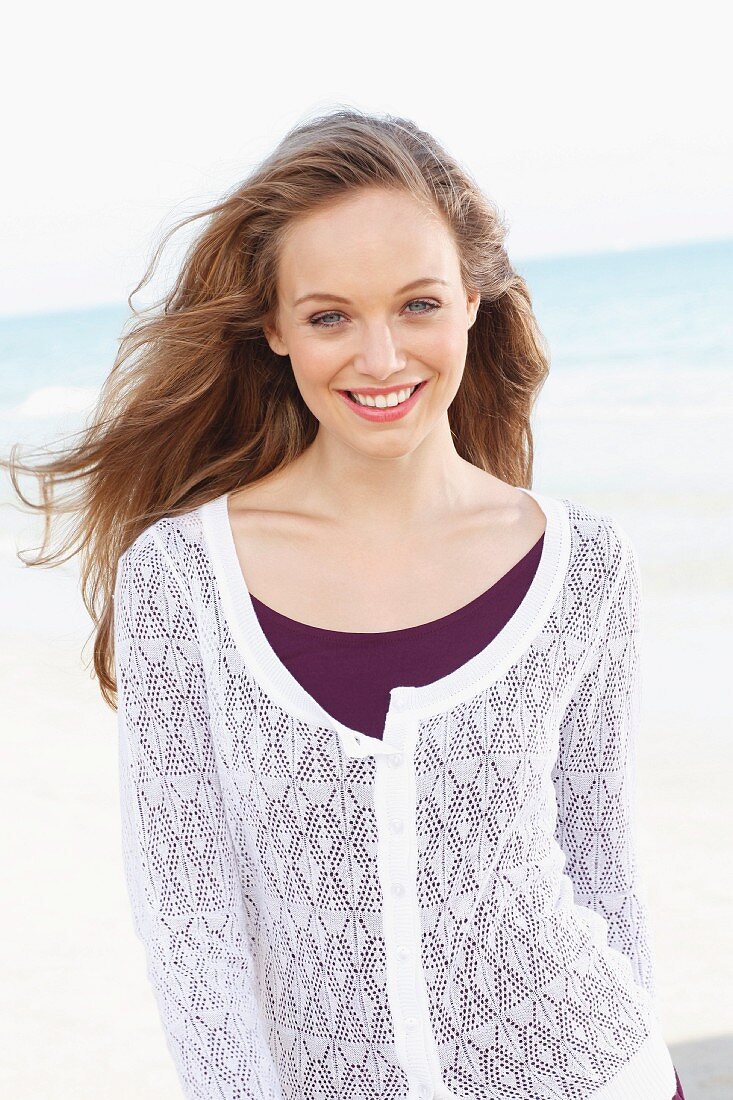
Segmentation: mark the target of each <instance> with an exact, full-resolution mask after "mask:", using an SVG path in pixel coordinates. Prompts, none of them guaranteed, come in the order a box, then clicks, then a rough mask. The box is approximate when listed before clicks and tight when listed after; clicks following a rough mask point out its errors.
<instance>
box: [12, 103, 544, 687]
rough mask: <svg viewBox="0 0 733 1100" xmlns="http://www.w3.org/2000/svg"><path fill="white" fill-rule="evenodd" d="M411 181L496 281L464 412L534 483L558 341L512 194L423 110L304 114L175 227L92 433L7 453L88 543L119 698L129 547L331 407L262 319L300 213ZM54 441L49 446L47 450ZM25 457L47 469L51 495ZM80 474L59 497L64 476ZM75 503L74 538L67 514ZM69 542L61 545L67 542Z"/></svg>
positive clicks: (297, 447) (467, 440) (475, 284)
mask: <svg viewBox="0 0 733 1100" xmlns="http://www.w3.org/2000/svg"><path fill="white" fill-rule="evenodd" d="M375 186H376V187H382V188H390V189H397V190H399V191H402V192H408V193H410V194H411V195H412V196H414V197H415V198H416V199H417V200H418V201H420V202H423V203H427V204H430V205H431V206H432V208H433V209H436V208H437V210H438V211H439V212H440V213H441V214H442V216H443V218H444V220H445V222H446V224H447V225H448V226H449V228H450V230H451V231H452V234H453V238H454V241H455V245H456V248H457V251H458V254H459V257H460V268H461V276H462V280H463V283H464V286H465V288H466V291H467V292H476V291H478V292H480V295H481V303H480V307H479V311H478V315H477V317H476V320H475V322H474V324H473V326H472V327H471V328H470V330H469V332H468V350H467V356H466V364H465V371H464V375H463V379H462V381H461V384H460V387H459V389H458V392H457V393H456V396H455V397H454V399H453V401H452V403H451V405H450V408H449V410H448V416H449V421H450V426H451V432H452V435H453V438H454V440H455V447H456V451H457V452H458V453H459V454H460V455H461V457H462V458H464V459H466V460H467V461H469V462H471V463H472V464H474V465H475V466H478V467H480V468H482V469H484V470H486V471H489V472H491V473H492V474H494V475H495V476H496V477H499V478H501V479H503V480H505V481H507V482H509V483H510V484H513V485H522V486H525V487H530V486H531V471H532V458H533V441H532V430H531V427H530V414H531V411H532V408H533V405H534V402H535V399H536V397H537V395H538V393H539V390H540V388H541V386H542V384H543V383H544V380H545V378H546V376H547V373H548V365H549V355H548V352H547V348H546V344H545V341H544V338H543V336H542V334H541V333H540V331H539V328H538V325H537V322H536V319H535V316H534V313H533V311H532V305H531V299H530V295H529V291H528V289H527V285H526V283H525V281H524V279H523V278H522V277H521V276H520V275H518V274H517V273H516V272H515V271H514V270H513V269H512V266H511V264H510V262H509V259H508V257H507V253H506V251H505V248H504V238H505V235H506V226H505V224H504V222H503V220H502V217H501V215H500V214H499V212H498V209H497V208H496V206H495V205H494V204H493V203H492V202H491V201H489V199H487V198H486V196H485V195H484V194H483V193H482V192H481V190H480V188H479V186H478V185H477V183H476V182H475V181H474V180H473V179H472V177H471V176H470V175H469V174H468V172H467V171H466V170H465V169H464V168H463V167H461V166H460V165H459V164H458V163H457V162H456V161H455V160H454V159H453V158H452V157H451V156H450V155H448V154H447V153H446V151H444V150H443V149H442V148H441V147H440V145H439V144H438V142H437V141H436V140H435V139H434V138H433V137H431V136H430V135H429V134H427V133H426V132H424V131H423V130H420V129H418V127H417V126H416V125H415V124H414V123H413V122H411V121H410V120H408V119H403V118H395V117H393V116H391V115H386V116H375V115H371V114H366V113H364V112H361V111H359V110H357V109H353V108H339V109H337V110H334V111H333V112H331V113H327V114H325V115H322V116H319V117H316V118H313V119H311V120H309V121H306V122H304V123H301V124H300V125H298V126H295V127H294V128H292V129H291V130H290V131H289V132H288V133H287V134H286V135H285V137H284V138H283V139H282V140H281V142H280V143H279V145H278V146H277V147H276V148H275V150H274V151H273V152H272V153H271V154H270V155H269V156H268V157H267V158H266V159H265V160H264V161H262V162H261V163H260V164H259V165H258V166H257V167H256V169H255V170H254V171H252V172H251V174H250V175H249V176H248V177H247V178H246V179H245V180H244V181H243V182H241V183H239V184H237V185H236V187H234V188H233V189H232V190H231V191H230V192H229V193H228V194H226V195H225V196H224V198H222V199H221V201H219V202H217V203H215V204H214V205H213V206H210V207H208V208H207V209H205V210H203V211H201V212H200V213H197V214H193V215H190V216H188V217H185V218H184V219H182V220H180V221H179V222H178V223H177V224H175V225H174V226H173V227H172V228H171V229H170V230H169V231H168V232H167V233H166V234H165V235H164V236H163V238H162V240H161V241H160V243H159V244H158V247H157V249H156V250H155V252H154V254H153V258H152V260H151V262H150V264H149V266H148V269H147V271H146V273H145V275H144V276H143V279H142V280H141V282H140V283H138V285H137V287H135V289H134V290H133V291H132V293H131V294H130V296H129V298H128V300H127V304H128V306H129V308H130V309H131V310H132V313H133V317H132V318H129V319H128V322H127V324H126V328H127V331H123V335H122V337H121V338H120V341H119V345H120V346H119V351H118V353H117V356H116V358H115V361H114V363H113V365H112V368H111V370H110V373H109V375H108V376H107V378H106V380H105V382H104V384H103V386H102V389H101V391H100V395H99V398H98V401H97V404H96V406H95V408H94V411H93V413H92V415H91V417H90V418H89V419H88V420H87V423H86V425H85V427H84V429H83V430H82V431H81V432H80V433H78V436H79V441H78V442H77V443H76V444H75V445H74V446H73V447H69V448H66V449H63V450H61V451H60V452H59V453H58V455H57V456H55V457H53V458H52V460H51V461H48V462H46V463H45V464H44V465H40V464H36V463H30V462H21V461H19V460H17V459H16V458H15V453H16V450H17V444H16V445H15V446H13V447H12V448H11V452H10V458H9V461H6V460H0V461H2V465H3V467H5V468H8V469H9V470H10V477H11V480H12V483H13V486H14V489H15V492H16V493H17V494H18V496H19V497H20V499H21V500H22V501H23V502H24V503H25V504H26V505H28V506H29V507H30V508H31V509H33V510H35V511H36V512H40V513H42V514H43V516H44V539H43V544H42V546H41V549H40V553H39V556H38V557H37V558H36V560H35V561H31V562H28V561H25V560H24V559H21V560H24V564H26V565H47V564H49V563H50V564H60V563H61V562H62V561H65V560H67V558H69V557H72V556H73V555H74V554H75V553H76V552H77V551H80V552H81V563H80V572H81V580H82V594H83V598H84V603H85V606H86V607H87V610H88V611H89V613H90V615H91V617H92V619H93V621H94V623H95V627H96V637H95V642H94V667H95V671H96V673H97V676H98V678H99V682H100V689H101V691H102V695H103V697H104V698H105V700H106V701H107V702H108V703H109V704H110V705H111V706H112V707H115V706H116V694H117V685H116V683H115V678H114V635H113V596H114V585H115V575H116V568H117V563H118V560H119V557H120V555H121V554H122V553H123V552H124V551H125V550H126V549H127V547H128V546H129V545H130V544H131V543H132V542H133V541H134V539H135V538H136V537H137V536H138V535H139V534H140V533H141V532H142V531H143V530H144V529H145V528H146V527H148V526H149V525H150V524H151V523H153V522H155V520H157V519H159V518H160V517H162V516H164V515H173V514H178V513H181V512H185V511H188V510H189V509H192V508H195V507H197V506H198V505H199V504H202V503H203V502H205V501H207V500H210V499H211V498H213V497H216V496H219V495H220V494H222V493H225V492H228V491H231V490H234V489H236V488H238V487H239V486H242V485H244V484H246V483H250V482H253V481H257V480H258V479H259V478H262V477H264V476H265V475H267V474H270V473H271V472H273V471H276V470H279V469H281V468H282V467H284V466H286V465H287V464H288V463H289V462H291V461H292V460H293V459H294V458H296V457H297V456H298V455H299V454H300V453H301V452H302V451H303V450H304V449H305V448H306V447H308V446H309V445H310V444H311V443H312V442H313V440H314V438H315V436H316V432H317V429H318V421H317V419H316V418H315V417H314V416H313V414H312V413H311V411H310V410H309V408H308V407H307V405H306V404H305V403H304V401H303V399H302V397H301V395H300V391H299V390H298V387H297V385H296V383H295V379H294V376H293V372H292V370H291V367H290V361H289V359H288V358H287V357H286V356H279V355H276V354H275V353H274V352H273V351H272V350H271V349H270V347H269V344H268V343H267V340H266V339H265V336H264V332H263V328H264V326H265V325H266V324H269V323H272V322H273V321H274V320H275V318H276V309H277V275H278V258H279V256H280V253H281V249H282V246H283V241H284V238H285V234H286V233H287V230H288V227H290V226H292V225H293V223H294V220H295V219H298V218H301V217H304V216H306V215H308V214H309V213H311V212H312V211H314V210H317V209H319V208H321V207H324V206H327V205H328V204H329V203H330V202H332V201H335V200H336V199H338V198H339V197H341V196H344V195H346V194H348V193H351V192H353V191H355V190H356V189H358V188H364V187H375ZM197 218H208V221H207V222H206V223H204V226H203V228H202V229H201V230H200V231H199V232H198V235H197V236H196V237H195V238H194V240H193V243H192V244H191V245H190V246H189V248H188V249H187V251H186V253H185V256H184V259H183V261H182V264H181V267H180V271H179V272H178V275H177V277H176V280H175V283H174V285H173V287H172V288H171V289H170V291H169V292H168V293H167V294H166V295H165V296H164V298H163V299H162V300H161V301H159V302H156V303H155V304H154V305H153V306H152V307H150V308H149V309H147V310H136V309H135V307H134V306H133V305H132V301H131V299H132V297H133V295H134V294H135V293H136V292H137V291H138V290H140V289H141V288H142V287H143V286H145V285H146V283H148V281H149V280H150V278H151V276H152V274H153V271H154V269H155V267H156V264H157V262H158V259H159V257H160V254H161V252H162V250H163V248H164V247H165V245H166V244H167V242H168V240H169V238H170V236H171V235H172V234H173V233H175V232H176V231H177V230H178V229H180V228H182V227H183V226H185V225H187V224H188V223H189V222H192V221H194V220H195V219H197ZM47 453H48V452H47ZM16 471H19V472H23V473H28V474H31V475H34V476H35V477H36V478H37V479H38V482H39V486H40V494H39V495H40V497H41V501H40V503H34V502H32V501H30V500H28V499H27V497H25V496H24V495H23V493H22V491H21V489H20V486H19V484H18V478H17V473H16ZM64 481H70V482H73V483H76V486H75V491H74V492H67V494H66V495H65V499H62V500H59V499H54V489H55V487H56V483H62V482H64ZM62 514H63V515H70V516H71V517H72V520H73V522H72V527H71V530H70V532H69V534H68V536H66V537H65V538H64V539H63V540H62V544H61V545H60V547H59V549H58V550H56V551H49V552H46V550H47V546H48V543H49V531H50V525H51V520H52V518H53V517H54V516H55V515H62ZM64 554H65V555H66V556H65V557H62V555H64Z"/></svg>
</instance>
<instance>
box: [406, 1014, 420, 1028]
mask: <svg viewBox="0 0 733 1100" xmlns="http://www.w3.org/2000/svg"><path fill="white" fill-rule="evenodd" d="M405 1027H406V1028H407V1030H408V1031H414V1030H415V1028H416V1027H417V1017H415V1016H406V1017H405Z"/></svg>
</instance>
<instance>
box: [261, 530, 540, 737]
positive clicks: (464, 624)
mask: <svg viewBox="0 0 733 1100" xmlns="http://www.w3.org/2000/svg"><path fill="white" fill-rule="evenodd" d="M544 538H545V536H544V534H542V535H541V536H540V538H539V539H538V541H537V542H536V543H535V544H534V546H533V547H532V549H531V550H529V551H528V552H527V553H526V554H525V555H524V557H523V558H521V559H520V560H519V561H518V562H517V563H516V565H513V566H512V568H511V569H510V570H509V572H508V573H505V574H504V576H503V577H500V578H499V580H498V581H496V583H495V584H492V585H491V587H490V588H487V589H486V591H485V592H482V594H481V595H480V596H477V597H476V599H475V600H471V602H470V603H468V604H466V605H465V606H464V607H460V608H459V609H458V610H457V611H452V612H451V613H450V614H449V615H444V616H443V617H442V618H440V619H434V620H433V621H432V622H429V623H422V624H420V625H419V626H408V627H405V628H404V629H403V630H385V631H376V632H374V633H349V632H346V631H343V630H325V629H323V628H322V627H318V626H309V625H307V624H306V623H301V622H298V621H297V620H295V619H289V618H288V617H287V616H286V615H281V614H280V612H279V611H274V610H273V609H272V608H271V607H268V606H267V604H264V603H262V601H261V600H258V599H257V598H256V597H255V596H252V597H251V599H252V604H253V606H254V609H255V613H256V615H257V618H258V620H259V622H260V625H261V627H262V630H263V632H264V633H265V635H266V636H267V640H268V642H269V643H270V645H271V646H272V648H273V650H274V651H275V653H276V654H277V656H278V657H279V658H280V660H281V661H282V663H283V664H284V665H285V666H286V667H287V669H288V670H289V672H291V673H292V675H293V676H295V678H296V679H297V680H298V681H299V682H300V683H301V684H302V686H303V687H304V688H305V690H306V691H307V692H308V694H309V695H311V696H313V698H314V699H315V700H316V701H317V702H318V703H320V705H321V706H322V707H323V708H324V710H326V711H327V712H328V714H330V715H331V716H332V717H333V718H336V719H338V721H339V722H343V723H344V725H346V726H349V728H350V729H353V730H357V731H359V732H361V733H365V734H368V735H369V736H370V737H377V738H380V739H381V737H382V734H383V732H384V723H385V718H386V716H387V710H388V708H389V693H390V690H391V689H392V688H393V687H397V686H399V685H405V686H408V685H409V686H412V687H421V686H422V685H424V684H430V683H433V681H435V680H439V679H441V677H443V676H447V675H448V673H450V672H453V671H454V670H455V669H457V668H459V667H460V665H463V664H465V663H466V661H469V660H470V659H471V658H472V657H475V656H476V654H477V653H479V652H480V651H481V650H482V649H485V648H486V646H487V645H488V644H489V642H491V641H492V639H493V638H494V637H495V636H496V635H497V634H498V633H499V631H500V630H501V629H502V627H503V626H504V625H505V624H506V623H507V622H508V621H509V619H510V618H511V617H512V615H513V614H514V612H515V611H516V610H517V608H518V607H519V604H520V603H521V602H522V600H523V599H524V596H525V594H526V592H527V589H528V588H529V586H530V584H531V583H532V578H533V577H534V575H535V571H536V569H537V566H538V565H539V561H540V557H541V554H542V545H543V542H544Z"/></svg>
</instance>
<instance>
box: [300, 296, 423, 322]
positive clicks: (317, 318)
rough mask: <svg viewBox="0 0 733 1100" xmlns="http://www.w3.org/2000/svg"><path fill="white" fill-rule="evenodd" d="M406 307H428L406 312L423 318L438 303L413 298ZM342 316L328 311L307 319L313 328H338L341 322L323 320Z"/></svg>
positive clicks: (332, 310) (337, 312) (337, 311)
mask: <svg viewBox="0 0 733 1100" xmlns="http://www.w3.org/2000/svg"><path fill="white" fill-rule="evenodd" d="M407 305H408V306H415V305H424V306H427V307H428V308H427V309H421V310H418V311H417V313H415V311H414V310H408V313H413V314H414V315H415V316H423V315H424V314H428V313H434V312H435V311H436V310H438V309H440V303H439V302H435V301H433V300H432V299H428V298H415V299H413V301H411V302H408V303H407ZM343 316H344V315H343V313H340V312H339V310H336V309H330V310H328V311H327V312H326V313H319V314H317V315H316V316H315V317H311V318H310V319H309V324H311V325H313V327H314V328H339V327H340V326H341V324H342V322H341V321H334V322H328V321H325V320H324V318H326V317H343Z"/></svg>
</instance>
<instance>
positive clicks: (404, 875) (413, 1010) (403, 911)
mask: <svg viewBox="0 0 733 1100" xmlns="http://www.w3.org/2000/svg"><path fill="white" fill-rule="evenodd" d="M398 704H399V700H393V704H392V708H391V709H394V710H397V709H399V707H398ZM416 740H417V722H416V721H415V720H413V722H412V723H409V722H408V721H407V720H406V719H405V717H404V716H403V717H400V718H398V719H395V720H394V721H393V722H392V723H389V721H388V727H387V730H386V731H385V741H388V742H389V743H391V744H393V745H394V746H395V751H394V752H393V753H390V754H389V755H387V756H383V757H381V758H379V759H378V760H377V769H376V775H375V803H376V812H377V823H378V830H379V857H378V862H379V870H380V878H381V883H382V897H383V905H384V931H385V945H386V962H387V993H388V997H389V1000H390V1007H391V1009H392V1018H393V1023H394V1030H395V1046H396V1049H397V1053H398V1057H399V1058H400V1062H401V1063H402V1065H403V1068H404V1070H405V1072H406V1074H407V1077H408V1080H409V1083H410V1086H411V1091H410V1096H412V1097H417V1096H426V1097H430V1096H432V1094H433V1088H432V1083H431V1077H430V1069H429V1063H430V1059H429V1057H428V1052H427V1051H426V1049H425V1040H424V1034H423V1031H424V1029H423V1028H422V1027H421V1014H422V1011H423V1010H422V1007H421V1006H422V1001H421V996H420V992H421V987H420V980H419V979H420V978H422V975H421V973H420V971H419V968H420V967H421V966H422V959H421V951H420V919H419V911H418V903H417V893H416V891H417V884H416V873H417V839H416V836H415V765H414V746H415V742H416ZM397 746H399V747H397Z"/></svg>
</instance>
